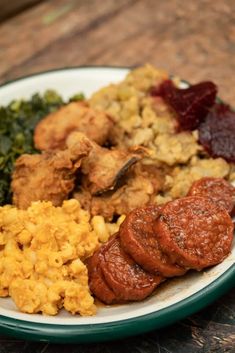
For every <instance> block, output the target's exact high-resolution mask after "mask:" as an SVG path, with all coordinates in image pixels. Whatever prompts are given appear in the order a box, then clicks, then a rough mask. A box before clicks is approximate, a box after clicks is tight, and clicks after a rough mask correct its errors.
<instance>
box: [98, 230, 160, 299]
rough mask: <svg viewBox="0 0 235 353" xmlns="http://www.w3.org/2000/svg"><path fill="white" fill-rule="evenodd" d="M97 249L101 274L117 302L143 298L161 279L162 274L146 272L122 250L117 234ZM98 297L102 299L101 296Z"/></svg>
mask: <svg viewBox="0 0 235 353" xmlns="http://www.w3.org/2000/svg"><path fill="white" fill-rule="evenodd" d="M98 251H101V256H102V260H101V261H100V268H101V271H102V274H103V276H104V279H105V281H106V283H107V285H108V287H109V288H111V289H112V291H113V292H114V294H115V295H116V300H117V301H118V302H120V301H121V302H123V301H134V300H135V301H139V300H143V299H144V298H146V297H147V296H149V295H150V294H151V293H152V292H153V290H154V289H155V288H156V287H157V286H158V285H159V284H160V283H161V282H162V281H163V277H162V276H160V275H159V274H156V275H153V274H150V273H148V272H146V271H145V270H143V269H142V268H141V267H140V266H138V265H137V264H136V263H135V261H133V259H132V258H131V257H130V256H129V255H128V254H127V253H125V252H124V251H123V249H122V247H121V244H120V239H119V236H118V234H117V235H114V236H113V237H112V238H111V239H110V240H109V241H108V242H107V243H106V244H105V245H104V246H103V247H102V249H100V250H98ZM99 299H100V300H102V301H104V298H102V297H99Z"/></svg>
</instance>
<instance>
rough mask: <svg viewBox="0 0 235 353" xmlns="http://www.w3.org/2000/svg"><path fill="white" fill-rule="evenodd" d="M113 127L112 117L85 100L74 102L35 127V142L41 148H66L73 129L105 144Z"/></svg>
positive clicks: (100, 143) (48, 116)
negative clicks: (88, 104)
mask: <svg viewBox="0 0 235 353" xmlns="http://www.w3.org/2000/svg"><path fill="white" fill-rule="evenodd" d="M112 127H113V121H112V120H111V118H110V117H109V116H108V115H107V114H106V113H103V112H100V111H96V110H94V109H92V108H90V107H89V106H87V105H86V104H85V103H83V102H72V103H69V104H68V105H65V106H64V107H62V108H60V109H59V110H58V111H56V112H54V113H51V114H49V115H47V116H46V117H45V118H44V119H42V120H41V121H40V122H39V124H38V125H37V126H36V128H35V132H34V143H35V146H36V148H38V149H39V150H49V149H64V148H65V146H66V144H65V142H66V139H67V137H68V135H69V134H70V133H71V132H72V131H76V130H77V131H80V132H83V133H84V134H85V135H86V136H87V137H88V138H90V139H91V140H93V141H95V142H96V143H98V144H99V145H103V144H104V143H105V142H106V140H107V138H108V136H109V133H110V130H111V129H112Z"/></svg>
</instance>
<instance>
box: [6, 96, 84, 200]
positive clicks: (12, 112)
mask: <svg viewBox="0 0 235 353" xmlns="http://www.w3.org/2000/svg"><path fill="white" fill-rule="evenodd" d="M83 99H84V96H83V94H82V93H78V94H76V95H74V96H73V97H72V98H70V100H69V102H71V101H80V100H83ZM66 103H67V102H65V101H64V100H63V99H62V97H61V96H60V95H59V94H58V93H57V92H55V91H53V90H47V91H46V92H45V93H44V94H43V95H40V94H38V93H36V94H34V95H33V96H32V97H31V99H29V100H15V101H12V102H11V103H10V104H9V105H7V106H5V107H3V106H2V107H0V205H4V204H6V203H11V190H10V182H11V173H12V171H13V168H14V163H15V161H16V159H17V158H18V157H19V156H20V155H21V154H23V153H30V154H33V153H37V152H38V151H37V150H36V149H35V147H34V143H33V133H34V129H35V126H36V125H37V123H38V122H39V121H40V120H41V119H42V118H43V117H45V116H46V115H47V114H49V113H51V112H53V111H56V110H57V109H58V108H59V107H61V106H62V105H64V104H66Z"/></svg>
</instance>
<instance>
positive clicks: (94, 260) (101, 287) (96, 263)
mask: <svg viewBox="0 0 235 353" xmlns="http://www.w3.org/2000/svg"><path fill="white" fill-rule="evenodd" d="M102 256H103V255H102V251H101V250H98V251H96V252H95V253H94V254H93V256H91V257H90V258H89V259H88V260H87V269H88V277H89V288H90V290H91V292H92V293H93V294H94V295H95V296H96V297H97V298H98V299H99V300H100V301H102V302H103V303H105V304H115V303H118V302H119V301H120V300H119V299H118V298H117V296H116V295H115V293H114V292H113V290H112V289H111V288H110V287H109V286H108V284H107V283H106V281H105V279H104V275H103V272H102V271H101V268H100V263H101V261H102V260H103V259H102Z"/></svg>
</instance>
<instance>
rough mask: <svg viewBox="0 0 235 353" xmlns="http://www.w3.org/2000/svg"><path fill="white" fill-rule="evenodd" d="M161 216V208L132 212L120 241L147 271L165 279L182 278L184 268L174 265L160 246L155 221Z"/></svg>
mask: <svg viewBox="0 0 235 353" xmlns="http://www.w3.org/2000/svg"><path fill="white" fill-rule="evenodd" d="M159 215H160V207H159V206H157V205H149V206H146V207H140V208H136V209H134V210H133V211H132V212H130V213H129V214H128V215H127V217H126V219H125V221H124V222H123V223H122V224H121V226H120V231H119V233H120V240H121V245H122V247H123V249H124V250H125V251H126V252H127V253H128V254H129V255H130V256H131V257H132V258H133V259H134V260H135V261H136V262H137V263H138V264H139V265H140V266H141V267H143V268H144V269H145V270H146V271H149V272H151V273H160V274H161V275H163V276H165V277H173V276H180V275H183V274H184V273H185V272H186V269H185V268H184V267H180V266H178V265H176V264H173V263H172V262H171V261H170V258H169V257H168V256H167V255H165V254H164V253H163V252H162V251H161V249H160V248H159V244H158V236H157V233H156V232H155V231H154V229H153V224H154V221H155V220H156V219H157V218H158V217H159Z"/></svg>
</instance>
